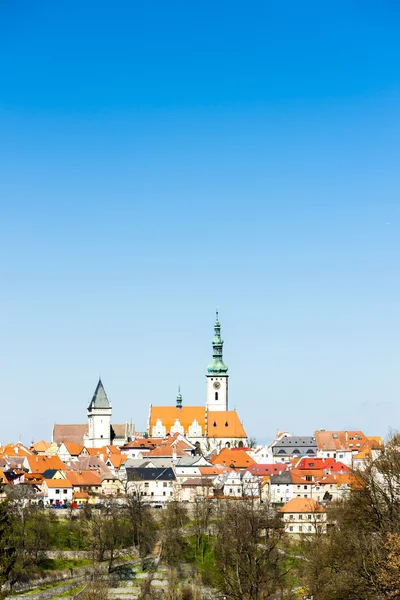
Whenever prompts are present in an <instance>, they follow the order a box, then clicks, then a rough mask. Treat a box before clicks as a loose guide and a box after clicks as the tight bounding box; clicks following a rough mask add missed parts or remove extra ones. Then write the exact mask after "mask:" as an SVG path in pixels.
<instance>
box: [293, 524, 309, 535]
mask: <svg viewBox="0 0 400 600" xmlns="http://www.w3.org/2000/svg"><path fill="white" fill-rule="evenodd" d="M289 531H296V527H293V525H291V526H290V527H289ZM302 531H303V525H299V532H300V533H301V532H302ZM304 531H307V529H306V528H305V527H304ZM308 531H312V526H311V525H309V526H308Z"/></svg>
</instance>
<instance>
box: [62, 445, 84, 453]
mask: <svg viewBox="0 0 400 600" xmlns="http://www.w3.org/2000/svg"><path fill="white" fill-rule="evenodd" d="M64 446H65V447H66V449H67V450H68V452H69V453H70V455H71V456H79V455H80V453H81V452H82V450H83V449H84V446H83V445H81V444H77V443H76V442H64Z"/></svg>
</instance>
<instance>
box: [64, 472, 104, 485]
mask: <svg viewBox="0 0 400 600" xmlns="http://www.w3.org/2000/svg"><path fill="white" fill-rule="evenodd" d="M66 476H67V479H69V480H70V482H71V483H72V485H74V486H81V485H84V486H90V485H94V486H100V485H101V479H100V477H99V476H98V475H97V474H96V473H93V471H80V472H79V471H67V473H66Z"/></svg>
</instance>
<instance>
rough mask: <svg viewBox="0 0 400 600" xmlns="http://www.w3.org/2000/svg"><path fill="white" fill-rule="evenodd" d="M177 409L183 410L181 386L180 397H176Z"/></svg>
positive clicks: (179, 387) (179, 389)
mask: <svg viewBox="0 0 400 600" xmlns="http://www.w3.org/2000/svg"><path fill="white" fill-rule="evenodd" d="M176 408H179V409H181V408H182V394H181V386H178V395H177V396H176Z"/></svg>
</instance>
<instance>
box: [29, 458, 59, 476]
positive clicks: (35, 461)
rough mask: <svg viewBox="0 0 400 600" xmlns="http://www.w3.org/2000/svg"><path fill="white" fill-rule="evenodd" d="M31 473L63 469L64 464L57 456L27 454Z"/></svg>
mask: <svg viewBox="0 0 400 600" xmlns="http://www.w3.org/2000/svg"><path fill="white" fill-rule="evenodd" d="M26 459H27V461H28V463H29V469H30V471H31V473H44V472H45V471H48V470H49V469H51V470H55V471H65V469H66V467H65V464H64V463H63V462H62V460H61V459H60V458H59V457H58V456H27V457H26Z"/></svg>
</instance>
